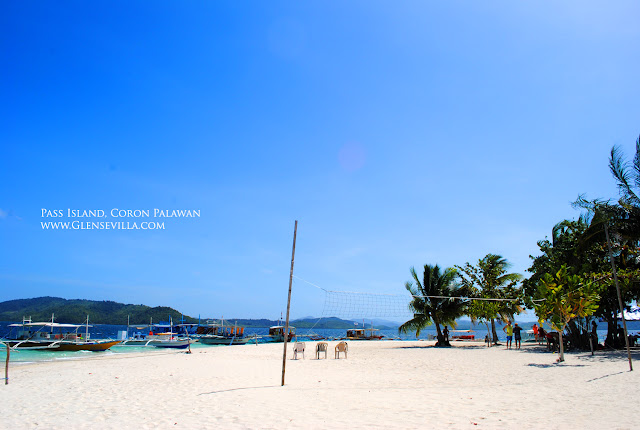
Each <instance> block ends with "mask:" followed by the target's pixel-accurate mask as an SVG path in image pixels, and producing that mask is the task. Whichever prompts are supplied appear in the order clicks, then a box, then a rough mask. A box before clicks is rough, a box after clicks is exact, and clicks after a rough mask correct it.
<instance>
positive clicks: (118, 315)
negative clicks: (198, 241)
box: [0, 296, 397, 330]
mask: <svg viewBox="0 0 640 430" xmlns="http://www.w3.org/2000/svg"><path fill="white" fill-rule="evenodd" d="M51 315H54V316H55V322H58V323H70V324H81V323H82V322H84V321H85V320H86V318H87V315H89V323H90V324H116V325H126V324H127V321H129V322H130V323H131V324H147V323H149V322H150V321H152V320H153V322H155V323H158V322H161V321H169V318H171V319H172V320H173V323H174V324H179V323H181V322H184V323H197V322H198V318H194V317H191V316H188V315H184V314H182V313H181V312H180V311H177V310H175V309H173V308H170V307H167V306H156V307H150V306H146V305H132V304H124V303H118V302H113V301H98V300H83V299H71V300H69V299H63V298H60V297H48V296H47V297H36V298H33V299H18V300H8V301H5V302H0V321H4V322H20V321H22V318H23V317H31V320H32V321H34V322H35V321H39V322H40V321H50V320H51ZM207 319H213V318H201V319H200V322H202V323H204V322H205V321H206V320H207ZM227 320H228V321H233V322H234V323H235V322H237V324H239V325H242V326H245V327H251V328H263V327H270V326H273V325H278V324H282V321H277V320H268V319H245V318H228V319H227ZM290 324H291V325H293V326H295V327H296V328H301V329H310V328H318V329H348V328H354V327H362V323H361V322H360V323H358V325H357V326H356V323H355V322H354V321H349V320H343V319H340V318H335V317H330V318H314V317H305V318H302V319H297V320H292V321H290ZM369 327H370V325H369V323H367V328H369ZM374 328H377V329H382V330H385V329H395V328H397V325H394V324H393V323H389V324H374Z"/></svg>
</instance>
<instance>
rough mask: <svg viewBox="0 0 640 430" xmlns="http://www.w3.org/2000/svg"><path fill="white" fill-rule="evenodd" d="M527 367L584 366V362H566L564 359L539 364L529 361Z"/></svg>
mask: <svg viewBox="0 0 640 430" xmlns="http://www.w3.org/2000/svg"><path fill="white" fill-rule="evenodd" d="M527 366H529V367H537V368H539V369H547V368H550V367H586V365H584V364H567V362H566V361H563V362H562V363H548V364H540V363H529V364H527Z"/></svg>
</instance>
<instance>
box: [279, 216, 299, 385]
mask: <svg viewBox="0 0 640 430" xmlns="http://www.w3.org/2000/svg"><path fill="white" fill-rule="evenodd" d="M297 232H298V220H296V223H295V225H294V227H293V249H292V251H291V271H290V272H289V296H288V298H287V319H286V322H285V324H284V333H283V334H284V342H283V343H284V351H283V352H282V384H281V385H280V386H284V372H285V367H286V364H287V341H288V340H289V309H290V308H291V284H292V283H293V260H294V258H295V256H296V234H297Z"/></svg>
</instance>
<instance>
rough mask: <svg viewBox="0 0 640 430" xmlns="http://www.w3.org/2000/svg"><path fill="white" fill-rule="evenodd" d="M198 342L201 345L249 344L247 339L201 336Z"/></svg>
mask: <svg viewBox="0 0 640 430" xmlns="http://www.w3.org/2000/svg"><path fill="white" fill-rule="evenodd" d="M199 340H200V343H202V344H203V345H246V344H247V342H249V338H248V337H236V338H228V337H222V336H201V337H200V338H199Z"/></svg>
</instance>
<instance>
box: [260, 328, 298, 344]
mask: <svg viewBox="0 0 640 430" xmlns="http://www.w3.org/2000/svg"><path fill="white" fill-rule="evenodd" d="M294 337H296V328H295V327H292V326H289V338H288V340H287V342H291V340H292V339H293V338H294ZM266 341H267V342H284V326H283V325H274V326H272V327H269V334H268V335H267V336H266Z"/></svg>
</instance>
